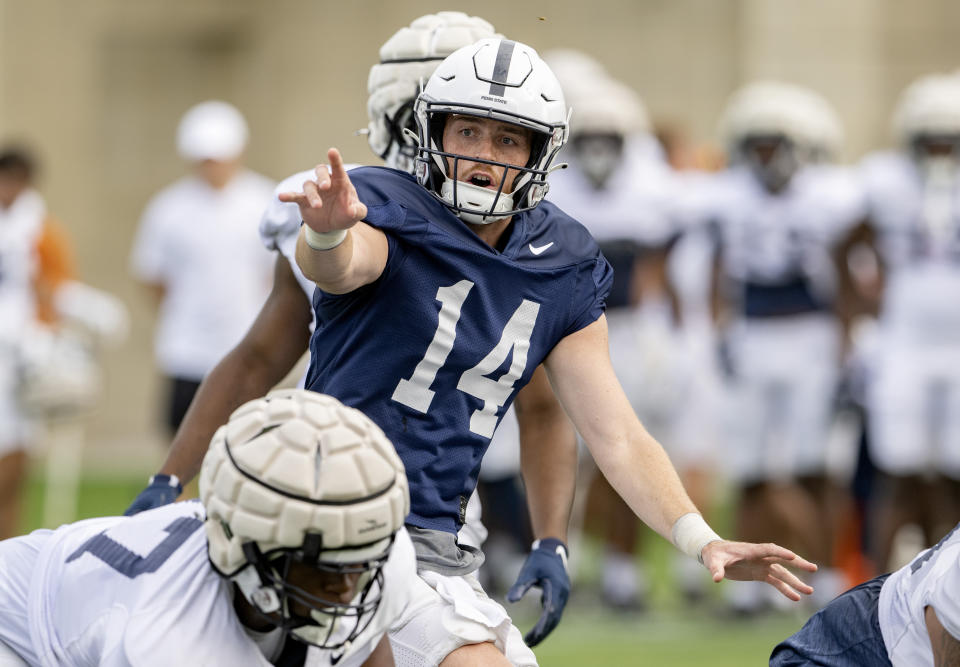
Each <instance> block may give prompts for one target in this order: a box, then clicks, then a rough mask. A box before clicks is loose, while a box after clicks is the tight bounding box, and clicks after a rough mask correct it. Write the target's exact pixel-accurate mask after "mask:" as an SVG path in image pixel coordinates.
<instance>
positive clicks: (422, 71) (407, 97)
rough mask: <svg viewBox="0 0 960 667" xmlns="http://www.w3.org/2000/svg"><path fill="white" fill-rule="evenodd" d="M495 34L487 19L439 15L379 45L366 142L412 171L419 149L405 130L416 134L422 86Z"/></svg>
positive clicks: (391, 161) (390, 161)
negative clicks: (447, 62) (458, 54)
mask: <svg viewBox="0 0 960 667" xmlns="http://www.w3.org/2000/svg"><path fill="white" fill-rule="evenodd" d="M494 36H496V32H495V31H494V29H493V26H492V25H490V24H489V23H487V22H486V21H484V20H483V19H482V18H479V17H477V16H468V15H467V14H464V13H463V12H438V13H436V14H427V15H426V16H421V17H420V18H418V19H416V20H415V21H414V22H413V23H411V24H410V26H409V27H405V28H401V29H400V30H399V31H397V32H396V33H395V34H394V35H393V36H392V37H391V38H390V39H388V40H387V41H386V43H385V44H384V45H383V46H382V47H380V62H379V63H378V64H376V65H374V66H373V67H371V68H370V77H369V79H368V80H367V92H368V93H369V94H370V97H369V98H368V99H367V115H368V117H369V119H370V123H369V125H368V126H367V141H368V142H369V144H370V148H371V149H372V150H373V152H374V153H376V154H377V155H379V156H380V157H381V158H382V159H383V160H384V162H385V163H386V165H387V166H388V167H393V168H394V169H400V170H403V171H407V172H411V173H412V172H413V167H414V158H415V157H416V152H417V146H416V142H415V141H414V140H413V139H412V138H411V137H409V136H406V135H404V132H403V131H404V129H408V130H410V131H411V132H416V129H417V126H416V123H415V122H414V120H413V102H414V100H415V99H416V97H417V94H418V93H419V92H420V86H421V85H422V83H423V82H425V81H426V80H427V79H429V78H430V75H431V74H433V71H434V70H435V69H436V68H437V65H439V64H440V61H442V60H443V59H444V58H446V57H447V56H449V55H450V54H451V53H453V52H454V51H456V50H457V49H459V48H461V47H464V46H467V45H469V44H473V43H474V42H476V41H477V40H479V39H483V38H484V37H494Z"/></svg>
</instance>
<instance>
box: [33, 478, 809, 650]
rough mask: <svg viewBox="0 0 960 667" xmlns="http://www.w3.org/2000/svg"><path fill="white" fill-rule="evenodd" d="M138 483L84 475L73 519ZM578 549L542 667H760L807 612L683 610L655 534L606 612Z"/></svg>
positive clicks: (668, 550) (39, 484)
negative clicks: (641, 604)
mask: <svg viewBox="0 0 960 667" xmlns="http://www.w3.org/2000/svg"><path fill="white" fill-rule="evenodd" d="M144 483H145V480H144V479H143V478H142V477H141V476H136V477H108V476H102V475H97V474H92V473H87V474H85V475H84V476H83V477H82V479H81V480H80V486H79V493H78V499H77V511H76V516H75V517H74V520H77V519H82V518H88V517H94V516H107V515H114V514H120V513H122V512H123V511H124V510H125V509H126V508H127V506H128V505H129V504H130V502H131V501H132V500H133V498H134V497H136V495H137V493H139V492H140V491H141V490H142V488H143V486H144ZM44 493H45V485H44V480H43V478H42V470H35V471H34V472H33V474H32V475H31V479H30V482H29V485H28V494H27V498H26V502H25V504H24V516H23V528H24V532H26V531H29V530H33V529H34V528H40V527H46V528H52V527H55V526H44V525H43V518H42V517H43V498H44ZM721 523H723V519H721ZM577 547H578V549H579V550H580V551H581V553H580V555H579V558H577V559H576V560H575V561H574V563H575V564H576V566H577V572H576V578H575V585H574V590H573V594H572V597H571V600H570V603H569V605H568V607H567V610H566V612H565V614H564V618H563V621H562V623H561V624H560V626H559V627H558V628H557V629H556V630H555V631H554V632H553V634H551V635H550V637H549V638H547V639H546V640H545V641H544V642H543V643H542V644H541V645H540V646H538V647H537V649H536V654H537V658H538V660H539V661H540V664H541V665H543V666H544V667H594V666H596V665H604V666H606V667H620V666H633V665H656V666H665V667H703V666H704V665H708V666H709V667H745V666H751V665H765V664H767V658H768V656H769V655H770V651H771V650H772V648H773V646H774V645H775V644H776V643H777V642H778V641H780V640H781V639H783V638H784V637H786V636H788V635H789V634H791V633H792V632H794V631H795V630H797V629H798V628H799V627H800V626H801V625H802V624H803V621H804V620H805V615H806V613H805V612H803V611H801V610H800V609H797V611H796V612H795V613H793V614H791V615H790V616H783V615H778V614H771V615H769V616H764V617H760V618H759V619H753V620H751V621H736V620H732V619H729V618H725V617H724V614H723V612H721V611H718V610H719V609H721V608H722V606H721V604H720V596H719V594H720V590H721V589H720V587H719V586H717V587H714V588H713V589H712V590H711V591H710V596H709V598H708V601H707V603H706V604H705V605H704V606H701V607H697V608H692V609H691V608H689V607H687V606H685V605H684V604H683V602H682V600H681V599H680V598H679V596H678V594H677V592H676V590H675V589H674V587H673V585H672V583H671V581H670V577H669V564H670V560H671V557H672V555H673V548H672V547H671V546H670V545H668V544H667V543H666V541H664V540H662V539H660V538H659V537H656V536H651V537H649V538H648V539H647V540H646V542H645V546H644V549H643V556H642V558H643V562H644V563H645V564H646V565H647V566H648V568H649V572H650V575H649V578H650V586H651V588H650V606H651V608H650V610H649V611H647V612H645V613H643V614H626V613H616V612H612V611H609V610H607V609H605V608H603V607H602V606H601V605H600V604H599V603H598V602H597V598H596V592H595V590H596V586H597V584H598V582H599V579H600V575H601V572H600V567H601V565H600V563H601V559H600V556H599V554H600V551H599V547H598V546H597V545H596V544H594V543H591V542H589V541H586V542H583V543H581V544H579V545H577ZM733 585H736V584H733ZM534 597H536V596H535V595H534V594H531V595H528V598H526V599H524V600H523V601H522V602H521V603H519V604H517V605H515V606H513V605H505V606H506V607H507V609H508V611H509V612H510V613H511V614H512V615H513V616H514V619H515V622H516V624H517V626H518V627H519V628H521V630H522V631H526V630H528V629H529V628H531V627H532V626H533V624H534V623H535V622H536V620H537V615H538V614H539V603H538V602H537V601H534V599H533V598H534Z"/></svg>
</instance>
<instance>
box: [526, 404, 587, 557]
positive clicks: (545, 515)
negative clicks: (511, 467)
mask: <svg viewBox="0 0 960 667" xmlns="http://www.w3.org/2000/svg"><path fill="white" fill-rule="evenodd" d="M519 414H520V413H519V412H518V416H519ZM525 421H526V422H527V423H526V424H525V423H524V422H525ZM520 467H521V471H522V473H523V482H524V486H525V487H526V492H527V507H528V508H529V511H530V523H531V526H532V528H533V536H534V537H535V538H537V539H543V538H545V537H555V538H557V539H559V540H561V541H563V542H566V541H567V527H568V526H569V523H570V510H571V508H572V507H573V497H574V493H575V491H576V483H577V438H576V432H575V431H574V430H573V425H572V424H570V421H569V420H568V419H567V416H566V414H564V413H563V411H562V410H561V411H560V414H559V415H555V416H548V415H536V416H533V417H532V418H531V419H529V420H524V419H520Z"/></svg>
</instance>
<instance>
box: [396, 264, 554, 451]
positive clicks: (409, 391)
mask: <svg viewBox="0 0 960 667" xmlns="http://www.w3.org/2000/svg"><path fill="white" fill-rule="evenodd" d="M473 286H474V283H473V282H471V281H469V280H461V281H460V282H458V283H457V284H455V285H451V286H450V287H440V288H438V289H437V301H439V302H440V315H439V317H438V318H437V330H436V332H434V334H433V340H431V341H430V345H429V346H428V347H427V351H426V352H425V353H424V355H423V358H422V359H421V360H420V362H419V363H418V364H417V367H416V368H415V369H414V370H413V374H412V375H411V376H410V378H409V379H402V380H400V382H399V383H398V384H397V388H396V389H394V391H393V400H395V401H397V402H398V403H402V404H403V405H406V406H407V407H409V408H412V409H414V410H416V411H418V412H422V413H424V414H426V413H427V412H428V411H429V410H430V404H431V403H432V402H433V397H434V394H435V393H436V392H434V391H433V390H432V389H430V385H432V384H433V381H434V380H435V379H436V377H437V373H438V372H439V371H440V369H441V368H442V367H443V365H444V364H445V363H446V362H447V357H448V356H450V351H451V350H452V349H453V345H454V343H455V342H456V339H457V323H458V322H459V321H460V312H461V309H462V308H463V304H464V302H465V301H466V300H467V296H468V295H469V294H470V290H471V289H473ZM539 313H540V304H539V303H535V302H533V301H528V300H527V299H524V300H523V301H522V302H521V304H520V306H519V307H518V308H517V309H516V310H515V311H514V313H513V315H512V316H511V317H510V320H509V321H508V322H507V325H506V326H505V327H504V328H503V333H501V335H500V340H499V342H498V343H497V344H496V345H495V346H494V348H493V349H492V350H490V352H489V353H487V355H486V356H485V357H484V358H483V359H481V360H480V363H478V364H477V365H476V366H474V367H473V368H470V369H468V370H466V371H464V372H463V374H462V375H461V376H460V381H459V382H457V389H458V390H460V391H462V392H465V393H467V394H469V395H471V396H475V397H476V398H479V399H481V400H482V401H483V407H482V408H479V409H477V410H474V412H473V414H472V415H470V431H471V432H473V433H476V434H478V435H482V436H484V437H487V438H490V437H492V436H493V431H494V429H495V428H496V426H497V411H498V410H499V409H500V408H501V407H502V406H503V404H504V403H506V402H507V399H508V398H509V397H510V394H511V393H512V392H513V386H514V384H516V382H517V380H518V379H519V378H520V376H522V375H523V371H524V370H525V369H526V367H527V353H528V351H529V350H530V337H531V336H532V335H533V327H534V326H535V325H536V323H537V315H538V314H539ZM511 350H513V359H512V360H511V362H510V368H509V369H508V370H507V372H506V373H504V374H503V375H501V376H500V377H499V378H498V379H496V380H493V379H491V378H489V377H487V375H489V374H490V373H493V372H494V371H496V370H497V369H498V368H500V366H501V365H502V364H503V362H504V361H506V359H507V356H508V355H509V354H510V351H511Z"/></svg>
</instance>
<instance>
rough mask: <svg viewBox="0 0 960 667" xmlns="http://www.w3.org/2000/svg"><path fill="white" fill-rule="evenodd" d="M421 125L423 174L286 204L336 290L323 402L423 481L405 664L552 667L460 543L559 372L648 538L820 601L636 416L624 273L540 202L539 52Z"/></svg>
mask: <svg viewBox="0 0 960 667" xmlns="http://www.w3.org/2000/svg"><path fill="white" fill-rule="evenodd" d="M414 111H415V114H416V120H417V126H418V135H419V147H418V154H417V168H416V178H414V177H412V176H411V175H409V174H407V173H404V172H398V171H394V170H390V169H385V168H375V167H368V168H360V169H355V170H352V171H351V172H350V174H349V175H348V174H347V172H346V171H345V169H344V166H343V161H342V158H341V157H340V154H339V152H338V151H337V150H336V149H330V150H329V151H328V153H327V159H328V161H329V168H328V166H327V165H321V166H318V167H317V169H316V171H315V175H316V177H315V179H314V180H308V181H306V182H305V183H304V184H303V190H302V192H288V193H284V194H281V196H280V198H281V200H282V201H286V202H294V203H296V204H297V205H298V206H299V207H300V211H301V214H302V216H303V220H304V222H305V224H304V226H303V229H302V231H301V234H300V238H299V240H298V245H297V262H298V264H299V266H300V268H301V269H302V270H303V273H304V275H306V276H307V277H308V278H310V279H311V280H313V281H314V282H316V283H317V285H318V287H319V288H320V289H318V290H317V291H316V293H315V295H314V299H313V301H314V309H315V313H316V316H317V330H316V332H315V334H314V335H313V337H312V339H311V345H310V348H311V363H310V370H309V372H308V376H307V384H308V387H310V388H311V389H314V390H317V391H323V392H325V393H329V394H331V395H334V396H336V397H338V398H339V399H340V400H342V401H343V402H344V403H346V404H348V405H351V406H354V407H357V408H359V409H360V410H362V411H363V412H365V413H366V414H367V415H368V416H370V417H371V418H372V419H373V421H374V422H376V423H377V424H378V425H379V426H380V427H381V428H382V429H383V430H384V431H385V433H387V434H388V436H389V437H391V438H392V440H393V441H394V443H395V445H396V447H397V451H398V453H399V454H400V457H401V459H402V460H403V461H404V465H405V467H406V470H407V475H408V478H409V483H410V490H411V512H410V514H409V516H408V517H407V527H408V531H409V532H410V534H411V537H412V539H413V541H414V544H415V545H416V548H417V552H418V561H419V568H420V582H421V584H422V586H421V593H422V595H420V597H419V600H418V601H417V602H415V603H413V604H411V605H410V606H409V607H408V609H407V612H406V613H405V614H404V619H402V620H401V623H400V624H398V625H397V626H395V627H394V629H393V631H392V632H391V644H392V647H393V650H394V655H395V656H398V660H401V662H403V661H404V660H403V659H401V657H402V658H404V659H409V660H410V662H411V664H440V663H444V661H446V662H445V664H448V665H449V664H477V665H497V664H507V663H511V664H535V658H534V657H533V655H532V653H531V652H530V651H529V649H526V647H525V646H523V645H522V644H518V642H517V639H518V636H519V633H518V632H517V631H516V630H515V629H514V628H512V626H511V625H510V624H509V618H508V617H507V616H506V613H505V612H504V611H503V609H502V608H501V607H500V606H499V605H497V604H496V603H494V602H493V601H492V600H490V599H489V598H487V597H486V596H485V595H484V594H483V591H482V589H481V588H480V587H479V585H478V584H477V583H476V579H475V577H474V576H473V574H472V572H473V570H475V569H476V567H478V563H477V562H476V559H475V558H473V557H472V554H470V553H465V552H464V551H463V550H461V549H459V548H458V546H457V543H456V539H455V535H456V531H457V529H458V528H459V526H460V525H461V523H462V522H463V508H464V506H465V504H466V498H467V497H468V496H469V494H470V492H471V491H472V489H473V486H474V484H475V482H476V475H477V470H478V468H479V464H480V459H481V458H482V456H483V452H484V450H485V448H486V446H487V444H488V442H489V439H490V436H491V435H492V433H493V430H494V428H495V427H496V424H497V421H498V419H499V418H500V417H501V416H502V415H503V413H504V411H505V410H506V408H507V407H508V406H509V404H510V402H511V401H512V400H513V397H514V395H515V394H516V392H517V391H518V390H519V389H520V387H522V386H523V385H524V384H526V382H527V381H528V380H529V379H530V376H531V375H532V373H533V370H534V369H535V368H536V367H537V366H538V365H539V364H540V363H541V362H542V363H544V365H545V368H546V370H547V373H548V375H549V377H550V380H551V383H552V385H553V388H554V390H555V391H556V393H557V396H558V397H559V398H560V401H561V402H562V403H563V406H564V408H565V409H566V411H567V413H568V414H569V416H570V417H571V419H572V420H573V422H574V425H575V426H576V427H577V429H578V430H579V432H580V434H581V435H582V436H583V438H584V440H585V441H586V443H587V445H588V446H589V448H590V450H591V453H592V454H593V456H594V459H595V460H596V461H597V463H598V465H599V467H600V469H601V470H602V471H603V473H604V475H605V476H606V477H607V478H608V479H609V480H610V482H611V484H612V485H613V487H614V488H615V489H616V490H617V491H618V493H620V494H621V496H623V498H624V500H626V502H627V503H628V504H629V505H630V506H631V508H632V509H633V510H634V511H635V512H636V513H637V515H638V516H640V517H641V518H642V519H643V520H644V521H645V522H646V523H647V524H648V525H650V526H651V527H652V528H654V529H655V530H656V531H657V532H659V533H660V534H661V535H663V536H664V537H667V538H669V539H671V540H672V541H673V543H674V544H676V545H677V546H678V547H679V548H680V549H681V550H683V551H684V552H686V553H688V554H689V555H691V556H694V557H696V558H698V559H700V560H701V561H702V562H703V563H704V564H705V565H706V566H707V568H708V569H709V570H710V572H711V573H712V575H713V579H714V580H715V581H720V580H722V579H723V578H729V579H740V580H760V581H766V582H768V583H770V584H771V585H772V586H774V587H775V588H776V589H778V590H779V591H780V592H781V593H783V594H784V595H785V596H786V597H788V598H790V599H792V600H799V599H800V598H801V597H802V595H804V594H809V593H811V592H812V588H811V587H810V586H808V585H806V584H804V583H803V582H802V581H801V580H800V579H799V578H798V577H797V576H796V575H795V574H793V573H792V572H790V571H789V570H788V569H787V566H791V567H794V568H798V569H800V570H805V571H808V572H812V571H815V570H816V566H815V565H814V564H812V563H809V562H808V561H806V560H805V559H803V558H801V557H800V556H798V555H796V554H794V553H793V552H791V551H789V550H787V549H784V548H782V547H779V546H776V545H772V544H750V543H743V542H729V541H725V540H723V539H722V538H720V537H719V536H718V535H717V534H716V533H715V532H713V531H712V530H711V529H710V527H709V526H708V525H707V524H706V522H705V521H704V520H703V518H702V517H701V516H700V515H699V513H698V512H697V510H696V507H695V506H694V505H693V503H692V502H691V501H690V500H689V498H688V497H687V494H686V492H685V491H684V489H683V487H682V485H681V484H680V481H679V479H678V477H677V474H676V472H675V470H674V469H673V467H672V465H671V464H670V461H669V459H668V458H667V456H666V454H665V453H664V451H663V449H662V447H660V445H659V444H658V443H657V442H656V441H655V440H654V439H653V438H651V437H650V435H649V434H648V433H647V432H646V431H645V430H644V428H643V426H642V425H641V424H640V422H639V420H638V419H637V418H636V416H635V414H634V413H633V411H632V409H631V408H630V404H629V402H628V401H627V399H626V398H625V396H624V394H623V391H622V389H621V388H620V386H619V384H618V382H617V379H616V376H615V374H614V372H613V369H612V367H611V364H610V359H609V355H608V352H607V349H608V346H607V332H606V320H605V318H604V315H603V308H604V301H605V298H606V295H607V292H608V291H609V287H610V282H611V277H612V276H611V271H610V268H609V265H608V264H607V262H606V260H605V259H604V258H603V256H602V254H601V253H600V252H599V250H598V248H597V245H596V243H595V242H594V241H593V239H592V238H591V237H590V235H589V234H588V233H587V231H586V230H585V228H584V227H583V226H581V225H580V224H579V223H577V222H576V221H575V220H573V219H572V218H570V217H568V216H566V215H565V214H564V213H563V212H562V211H560V210H559V209H558V208H556V207H555V206H554V205H552V204H551V203H549V202H542V199H543V196H544V195H545V194H546V190H547V175H548V173H549V170H550V169H551V167H552V166H553V165H552V162H553V159H554V157H555V156H556V153H557V151H559V149H560V148H561V147H562V145H563V143H564V142H565V141H566V138H567V131H568V123H567V110H566V106H565V104H564V101H563V96H562V93H561V92H560V86H559V83H558V82H557V80H556V78H555V77H554V75H553V73H552V72H550V70H549V68H548V67H547V66H546V65H545V63H544V62H543V61H542V60H541V59H540V57H539V56H538V55H537V53H536V51H534V50H533V49H532V48H530V47H528V46H526V45H524V44H520V43H517V42H512V41H509V40H505V39H486V40H481V41H479V42H477V43H476V44H474V45H471V46H469V47H465V48H463V49H460V50H458V51H456V52H455V53H454V54H452V55H451V56H449V57H448V58H447V59H446V60H444V62H443V63H441V64H440V66H439V67H438V68H437V70H436V71H435V72H434V74H433V75H432V76H431V77H430V80H429V81H428V83H427V84H426V87H425V88H424V90H423V92H422V93H421V94H420V95H419V97H418V98H417V103H416V105H415V107H414ZM412 618H416V619H417V623H416V624H410V623H409V622H408V620H409V619H412ZM431 618H432V619H434V620H435V622H433V623H431V622H429V621H428V620H427V619H431ZM411 625H419V630H420V631H419V633H416V632H413V633H410V632H406V629H407V628H408V627H410V626H411ZM505 626H506V627H508V628H509V630H507V631H504V630H503V628H504V627H505ZM425 628H433V630H431V631H429V632H427V633H425V632H424V631H423V630H424V629H425ZM417 658H419V660H417Z"/></svg>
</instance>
